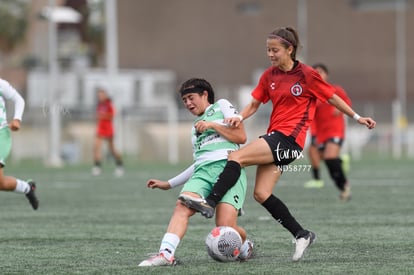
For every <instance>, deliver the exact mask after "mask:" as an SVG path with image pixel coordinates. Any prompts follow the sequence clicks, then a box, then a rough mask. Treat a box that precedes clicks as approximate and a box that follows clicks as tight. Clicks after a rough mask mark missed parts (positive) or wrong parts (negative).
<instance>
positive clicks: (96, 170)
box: [91, 166, 102, 176]
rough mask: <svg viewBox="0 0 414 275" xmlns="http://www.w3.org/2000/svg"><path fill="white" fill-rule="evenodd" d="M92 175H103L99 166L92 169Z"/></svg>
mask: <svg viewBox="0 0 414 275" xmlns="http://www.w3.org/2000/svg"><path fill="white" fill-rule="evenodd" d="M91 173H92V175H93V176H99V175H100V174H102V169H101V167H99V166H94V167H92V170H91Z"/></svg>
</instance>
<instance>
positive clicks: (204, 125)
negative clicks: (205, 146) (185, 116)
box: [194, 120, 212, 133]
mask: <svg viewBox="0 0 414 275" xmlns="http://www.w3.org/2000/svg"><path fill="white" fill-rule="evenodd" d="M211 123H212V122H210V121H205V120H200V121H197V123H196V124H194V127H195V129H196V132H197V133H203V132H204V131H206V130H208V129H210V128H212V124H211Z"/></svg>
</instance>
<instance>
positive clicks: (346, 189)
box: [339, 182, 352, 201]
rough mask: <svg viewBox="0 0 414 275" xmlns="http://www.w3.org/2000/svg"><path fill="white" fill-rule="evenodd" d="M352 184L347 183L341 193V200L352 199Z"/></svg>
mask: <svg viewBox="0 0 414 275" xmlns="http://www.w3.org/2000/svg"><path fill="white" fill-rule="evenodd" d="M351 195H352V194H351V185H350V184H349V183H348V182H347V183H345V186H344V190H343V191H341V194H339V199H340V200H341V201H349V200H350V199H351Z"/></svg>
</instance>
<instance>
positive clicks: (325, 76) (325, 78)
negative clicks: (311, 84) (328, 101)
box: [316, 67, 328, 81]
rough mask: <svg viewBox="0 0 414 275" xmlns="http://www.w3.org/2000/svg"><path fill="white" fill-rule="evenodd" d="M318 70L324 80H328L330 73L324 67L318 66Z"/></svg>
mask: <svg viewBox="0 0 414 275" xmlns="http://www.w3.org/2000/svg"><path fill="white" fill-rule="evenodd" d="M316 71H318V73H319V74H320V75H321V77H322V79H323V80H325V81H328V74H327V73H326V72H325V71H324V70H323V69H321V68H319V67H317V68H316Z"/></svg>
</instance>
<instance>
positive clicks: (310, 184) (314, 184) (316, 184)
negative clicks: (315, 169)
mask: <svg viewBox="0 0 414 275" xmlns="http://www.w3.org/2000/svg"><path fill="white" fill-rule="evenodd" d="M323 184H324V183H323V180H310V181H307V182H305V184H304V187H305V188H322V187H323Z"/></svg>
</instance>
